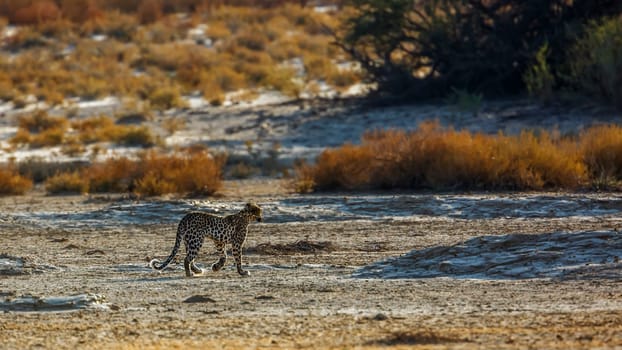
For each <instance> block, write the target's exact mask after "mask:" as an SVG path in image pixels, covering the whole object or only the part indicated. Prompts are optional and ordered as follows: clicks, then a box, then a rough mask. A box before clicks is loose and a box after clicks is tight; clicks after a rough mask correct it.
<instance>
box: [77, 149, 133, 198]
mask: <svg viewBox="0 0 622 350" xmlns="http://www.w3.org/2000/svg"><path fill="white" fill-rule="evenodd" d="M139 170H140V169H139V167H138V163H137V162H136V161H133V160H130V159H128V158H126V157H122V158H109V159H107V160H105V161H102V162H95V163H93V164H91V165H90V166H89V167H87V168H84V169H83V170H82V176H83V178H85V179H87V180H88V184H89V186H88V187H89V191H90V192H128V191H131V190H132V189H133V187H134V182H135V180H136V178H138V176H139V175H140V171H139Z"/></svg>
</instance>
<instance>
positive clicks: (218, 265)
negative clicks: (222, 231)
mask: <svg viewBox="0 0 622 350" xmlns="http://www.w3.org/2000/svg"><path fill="white" fill-rule="evenodd" d="M214 244H215V245H216V250H217V251H218V254H219V255H220V258H219V259H218V261H217V262H215V263H213V264H212V271H219V270H220V269H222V267H223V266H225V263H226V262H227V251H226V249H225V248H226V244H225V242H217V241H214Z"/></svg>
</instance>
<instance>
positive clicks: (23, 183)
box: [0, 166, 32, 195]
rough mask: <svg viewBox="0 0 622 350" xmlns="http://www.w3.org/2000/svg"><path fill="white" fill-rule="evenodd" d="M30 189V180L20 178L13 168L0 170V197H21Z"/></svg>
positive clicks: (23, 177)
mask: <svg viewBox="0 0 622 350" xmlns="http://www.w3.org/2000/svg"><path fill="white" fill-rule="evenodd" d="M31 188H32V180H31V179H29V178H27V177H25V176H22V175H20V174H19V172H18V171H17V170H16V169H15V168H14V167H13V166H7V167H2V168H0V195H21V194H24V193H26V192H27V191H28V190H30V189H31Z"/></svg>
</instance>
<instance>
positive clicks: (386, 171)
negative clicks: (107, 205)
mask: <svg viewBox="0 0 622 350" xmlns="http://www.w3.org/2000/svg"><path fill="white" fill-rule="evenodd" d="M587 180H588V174H587V172H586V166H585V164H584V163H583V161H582V158H581V153H580V152H579V151H578V147H577V143H576V141H574V140H571V139H563V138H559V137H553V136H551V135H550V134H549V133H547V132H544V131H541V132H540V133H538V134H536V133H534V132H530V131H525V132H523V133H521V134H520V135H515V136H506V135H503V134H502V133H499V134H497V135H486V134H479V133H476V134H473V133H470V132H468V131H455V130H453V129H451V128H450V129H445V128H442V127H441V126H440V125H439V124H438V123H437V122H427V123H422V124H421V125H420V127H419V129H418V130H416V131H413V132H406V131H400V130H385V131H373V132H368V133H366V134H365V135H364V137H363V140H362V143H361V145H351V144H347V145H344V146H341V147H338V148H336V149H328V150H325V151H324V152H322V154H320V156H319V157H318V159H317V161H316V163H315V164H314V165H299V166H298V167H297V168H296V179H295V186H294V187H296V188H298V189H299V191H301V192H307V191H309V190H310V189H311V187H313V189H317V190H331V189H346V190H358V189H376V188H412V189H437V190H439V189H440V190H473V189H478V190H489V189H495V190H507V189H511V190H542V189H560V188H563V189H575V188H578V187H581V186H584V185H585V184H586V182H587Z"/></svg>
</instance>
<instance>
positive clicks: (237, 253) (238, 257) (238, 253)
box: [231, 243, 251, 276]
mask: <svg viewBox="0 0 622 350" xmlns="http://www.w3.org/2000/svg"><path fill="white" fill-rule="evenodd" d="M231 252H232V253H233V257H234V258H235V267H236V268H237V269H238V273H239V274H240V275H241V276H250V274H251V273H250V272H248V271H246V270H243V269H242V245H241V244H239V243H234V244H233V245H232V247H231Z"/></svg>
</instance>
